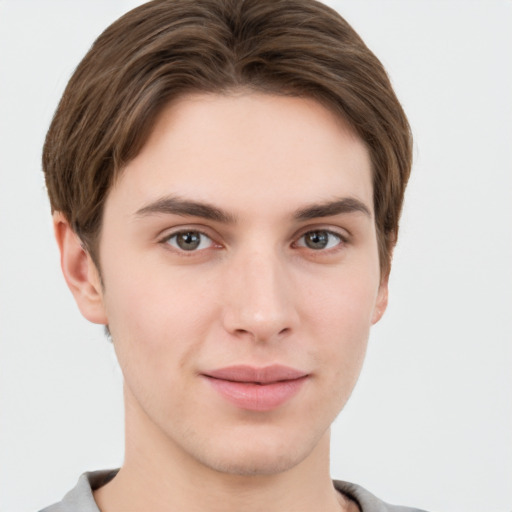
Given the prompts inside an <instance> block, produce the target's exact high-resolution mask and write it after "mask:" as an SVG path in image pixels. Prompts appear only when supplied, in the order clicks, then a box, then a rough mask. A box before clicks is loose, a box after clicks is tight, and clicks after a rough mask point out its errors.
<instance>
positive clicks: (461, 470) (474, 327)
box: [0, 0, 512, 512]
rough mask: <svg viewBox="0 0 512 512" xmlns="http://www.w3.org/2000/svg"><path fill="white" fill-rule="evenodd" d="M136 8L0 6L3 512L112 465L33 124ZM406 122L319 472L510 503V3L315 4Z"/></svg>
mask: <svg viewBox="0 0 512 512" xmlns="http://www.w3.org/2000/svg"><path fill="white" fill-rule="evenodd" d="M139 3H141V2H137V1H121V0H109V1H108V2H104V1H94V0H87V1H85V0H80V1H77V0H73V1H69V0H61V1H56V0H45V1H41V0H32V1H31V0H0V179H1V182H0V230H1V231H0V244H1V249H0V392H1V394H0V510H1V511H2V512H3V511H13V512H25V511H27V512H28V511H30V510H32V511H34V510H38V509H39V508H40V507H42V506H44V505H47V504H49V503H51V502H54V501H57V500H59V499H60V498H61V497H62V495H63V494H64V493H65V492H67V490H69V489H70V488H71V487H72V486H73V485H74V484H75V481H76V479H77V477H78V476H79V474H80V473H82V472H83V471H85V470H93V469H100V468H108V467H117V466H119V465H120V464H121V462H122V449H123V425H122V404H121V377H120V371H119V370H118V369H117V365H116V363H115V360H114V357H113V355H112V350H111V346H110V345H109V343H108V342H107V341H106V340H105V338H104V336H103V332H102V329H101V327H98V326H93V325H89V324H88V323H87V322H86V321H85V320H83V319H82V318H81V316H80V314H79V312H78V310H77V308H76V306H75V305H74V302H73V301H72V298H71V294H70V293H69V292H68V290H67V288H66V287H65V284H64V281H63V279H62V278H61V277H60V269H59V263H58V254H57V249H56V246H55V244H54V242H53V239H52V230H51V221H50V213H49V206H48V202H47V199H46V193H45V188H44V183H43V176H42V173H41V170H40V153H41V146H42V143H43V138H44V135H45V131H46V129H47V127H48V125H49V122H50V119H51V116H52V113H53V111H54V109H55V107H56V104H57V101H58V99H59V97H60V94H61V93H62V90H63V88H64V86H65V83H66V81H67V79H68V78H69V76H70V74H71V72H72V70H73V68H74V67H75V66H76V64H77V63H78V61H79V60H80V58H81V57H82V56H83V54H84V53H85V51H86V50H87V48H88V47H89V45H90V44H91V43H92V41H93V39H94V38H95V37H96V36H97V35H98V34H99V33H100V31H101V30H103V29H104V28H105V27H106V26H107V25H108V24H109V23H110V22H112V21H113V20H114V19H115V18H117V17H118V16H119V15H121V14H122V13H123V12H125V11H126V10H128V9H129V8H131V7H133V6H135V5H137V4H139ZM330 4H331V5H333V6H335V7H336V8H338V9H339V11H340V12H341V13H342V15H344V16H345V17H346V18H347V20H348V21H349V22H350V23H351V24H352V25H353V26H354V28H355V29H356V30H357V31H358V32H359V33H360V34H361V35H362V37H363V38H364V39H365V41H366V42H367V44H368V45H369V46H370V48H371V49H372V50H373V51H374V52H375V53H376V54H377V55H378V56H379V58H381V60H382V61H383V63H384V65H385V66H386V67H387V69H388V71H389V73H390V75H391V77H392V80H393V83H394V84H395V87H396V90H397V93H398V95H399V97H400V99H401V100H402V102H403V104H404V107H405V109H406V112H407V113H408V115H409V118H410V121H411V124H412V127H413V131H414V135H415V165H414V170H413V178H412V181H411V183H410V187H409V191H408V196H407V201H406V206H405V211H404V218H403V222H402V232H401V238H400V241H399V245H398V248H397V250H396V254H395V261H394V266H395V268H394V270H393V272H392V279H391V302H390V306H389V309H388V312H387V314H386V316H385V318H384V320H383V321H382V323H381V324H380V325H378V326H377V327H376V328H375V329H374V331H373V334H372V337H371V341H370V347H369V353H368V358H367V362H366V366H365V368H364V370H363V374H362V376H361V379H360V382H359V384H358V387H357V388H356V391H355V392H354V395H353V397H352V399H351V401H350V402H349V404H348V406H347V407H346V409H345V410H344V411H343V412H342V414H341V415H340V417H339V419H338V420H337V421H336V423H335V425H334V427H333V458H332V469H333V470H332V472H333V476H334V477H336V478H340V479H346V480H350V481H355V482H357V483H359V484H361V485H363V486H365V487H367V488H368V489H369V490H371V491H372V492H373V493H375V494H376V495H377V496H379V497H381V498H382V499H385V500H386V501H390V502H392V503H402V504H409V505H414V506H417V507H421V508H425V509H427V510H429V511H432V512H443V511H446V512H448V511H450V512H494V511H503V512H510V511H511V510H512V348H511V341H512V320H511V318H512V312H511V311H512V263H511V262H512V178H511V175H512V69H511V62H512V35H511V34H512V2H511V1H510V0H491V1H489V0H486V1H483V0H481V1H470V0H463V1H456V0H444V1H432V0H430V1H427V0H414V1H412V0H395V1H392V0H384V1H383V0H376V1H371V0H365V1H361V0H350V1H349V0H346V1H344V0H339V1H337V2H334V1H332V2H330Z"/></svg>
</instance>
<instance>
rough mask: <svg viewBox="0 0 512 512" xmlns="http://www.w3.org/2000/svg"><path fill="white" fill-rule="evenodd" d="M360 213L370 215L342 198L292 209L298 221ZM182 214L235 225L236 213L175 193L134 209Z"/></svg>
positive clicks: (353, 201) (351, 200) (350, 199)
mask: <svg viewBox="0 0 512 512" xmlns="http://www.w3.org/2000/svg"><path fill="white" fill-rule="evenodd" d="M357 212H360V213H363V214H365V215H366V216H368V217H371V213H370V209H369V208H368V207H367V206H366V205H365V204H364V203H363V202H362V201H360V200H359V199H356V198H353V197H344V198H341V199H336V200H334V201H329V202H326V203H321V204H312V205H309V206H306V207H304V208H300V209H298V210H296V211H295V212H294V215H293V217H294V218H295V219H296V220H299V221H305V220H312V219H317V218H319V217H331V216H334V215H340V214H347V213H357ZM158 214H167V215H181V216H183V217H200V218H203V219H208V220H213V221H216V222H221V223H223V224H235V223H236V220H237V219H236V216H234V215H232V214H230V213H228V212H226V211H224V210H222V209H221V208H218V207H217V206H213V205H211V204H208V203H205V202H199V201H191V200H188V199H183V198H180V197H177V196H169V197H163V198H161V199H158V200H156V201H154V202H152V203H150V204H148V205H146V206H144V207H142V208H140V209H139V210H137V212H136V213H135V215H136V216H137V217H146V216H149V215H158Z"/></svg>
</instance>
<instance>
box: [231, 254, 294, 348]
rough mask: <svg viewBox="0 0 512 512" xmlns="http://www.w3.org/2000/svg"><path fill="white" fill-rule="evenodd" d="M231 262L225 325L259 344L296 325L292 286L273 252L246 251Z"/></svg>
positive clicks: (284, 267) (284, 269) (279, 256)
mask: <svg viewBox="0 0 512 512" xmlns="http://www.w3.org/2000/svg"><path fill="white" fill-rule="evenodd" d="M235 260H236V261H232V262H231V263H232V266H231V272H230V273H229V275H228V279H227V280H228V282H227V283H226V293H227V297H226V302H225V307H226V310H225V325H226V328H227V329H228V330H229V331H230V332H233V333H235V334H242V333H243V334H250V335H251V336H252V337H253V338H254V339H256V340H259V341H265V340H270V339H271V338H273V337H275V336H278V335H282V334H284V333H285V332H289V331H291V330H292V328H293V327H294V323H295V314H294V313H295V308H294V304H293V297H292V293H291V291H292V286H291V282H290V276H289V274H288V271H287V268H286V266H285V265H284V262H283V258H282V256H281V255H280V254H279V251H277V250H276V249H275V248H272V247H268V246H267V247H264V248H261V247H259V248H252V249H250V248H248V249H247V250H245V251H240V253H239V254H237V255H236V257H235Z"/></svg>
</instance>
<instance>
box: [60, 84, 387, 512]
mask: <svg viewBox="0 0 512 512" xmlns="http://www.w3.org/2000/svg"><path fill="white" fill-rule="evenodd" d="M169 198H172V199H173V200H176V199H177V198H179V199H180V200H186V201H188V202H189V203H190V202H193V203H194V204H195V203H200V204H207V205H209V206H213V207H215V208H216V209H220V210H222V212H223V213H224V216H225V217H226V218H216V219H212V218H205V217H204V216H203V214H202V213H201V211H200V210H197V208H196V210H194V211H193V212H192V213H193V214H191V213H190V211H189V213H185V212H183V211H181V213H179V214H178V213H176V212H174V213H173V212H172V211H171V210H172V208H169V206H168V205H169V201H167V203H166V204H167V206H166V207H165V208H164V207H162V202H161V200H162V199H169ZM372 198H373V191H372V180H371V164H370V159H369V155H368V151H367V150H366V148H365V146H364V144H363V143H362V142H361V140H359V139H358V138H357V137H356V136H355V135H354V134H353V133H352V132H351V131H350V129H349V128H348V127H347V126H346V125H345V124H344V123H343V122H342V121H341V120H340V119H339V118H337V117H335V116H334V115H333V114H332V113H331V112H329V111H328V110H326V109H325V108H324V107H322V106H321V105H319V104H318V103H316V102H314V101H313V100H308V99H303V98H302V99H301V98H289V97H278V96H272V95H264V94H256V93H242V92H241V93H239V94H231V95H227V96H220V95H192V96H188V97H185V98H182V99H181V100H179V101H177V102H175V103H173V104H172V105H170V106H168V107H166V109H165V110H164V111H163V112H162V113H161V115H160V117H159V119H158V120H157V123H156V124H155V126H154V129H153V131H152V133H151V135H150V137H149V139H148V141H147V143H146V144H145V146H144V147H143V149H142V150H141V152H140V153H139V154H138V155H137V156H136V157H135V158H134V159H133V160H132V161H131V162H130V163H129V164H128V165H127V166H126V169H125V170H124V171H123V173H122V175H121V177H120V178H119V180H118V181H117V183H116V184H115V185H114V187H113V189H112V190H111V191H110V193H109V195H108V198H107V201H106V204H105V210H104V219H103V225H102V231H101V235H100V244H99V247H100V249H99V261H100V266H101V277H102V279H101V280H100V277H99V272H98V270H97V269H96V267H95V266H94V264H93V262H92V260H91V258H90V256H89V255H88V254H87V253H86V252H85V251H84V250H83V249H82V247H81V246H80V243H79V240H78V239H77V237H76V235H75V234H74V233H73V232H72V230H71V228H70V227H69V225H68V223H67V222H66V220H65V219H64V217H63V216H62V215H61V214H60V213H58V212H57V213H56V214H55V217H54V221H55V232H56V236H57V240H58V242H59V246H60V248H61V254H62V268H63V272H64V275H65V277H66V280H67V282H68V284H69V286H70V288H71V290H72V291H73V294H74V296H75V299H76V301H77V304H78V306H79V308H80V310H81V312H82V314H83V315H84V316H85V317H86V318H88V319H89V320H90V321H92V322H96V323H100V324H108V325H109V328H110V331H111V333H112V339H113V343H114V347H115V350H116V353H117V357H118V359H119V364H120V366H121V369H122V371H123V375H124V379H125V385H124V390H125V391H124V394H125V407H126V458H125V462H124V464H123V467H122V469H121V470H120V472H119V474H118V475H117V477H116V478H114V480H112V481H111V482H110V483H109V484H107V485H106V486H104V487H102V488H100V489H99V490H98V491H96V492H95V499H96V501H97V503H98V505H99V507H100V509H101V510H102V511H103V512H106V511H108V512H116V511H121V510H123V511H125V510H143V509H146V510H152V511H164V510H187V511H195V510H203V511H204V510H209V511H214V510H223V511H229V510H245V511H253V510H254V511H255V510H258V511H259V510H265V511H273V510H294V511H302V510H303V511H306V510H308V511H313V510H325V511H334V510H340V509H341V510H357V508H354V507H355V504H354V503H353V502H351V501H350V500H348V499H346V498H344V497H343V496H341V495H340V494H338V493H336V492H335V491H334V489H333V487H332V484H331V480H330V476H329V432H330V425H331V423H332V421H333V420H334V418H335V417H336V416H337V414H338V413H339V412H340V410H341V409H342V408H343V406H344V405H345V403H346V401H347V400H348V398H349V396H350V394H351V392H352V390H353V388H354V386H355V383H356V381H357V378H358V375H359V372H360V369H361V365H362V363H363V359H364V355H365V350H366V345H367V340H368V335H369V330H370V327H371V325H372V324H374V323H375V322H377V321H378V320H379V319H380V317H381V316H382V314H383V312H384V310H385V308H386V304H387V276H381V275H380V272H379V259H378V250H377V239H376V231H375V223H374V218H373V215H374V214H373V200H372ZM340 200H342V201H345V203H347V200H348V202H349V203H350V202H352V203H350V204H352V205H353V204H357V205H363V206H362V207H361V208H359V207H358V208H355V209H354V208H353V207H348V208H345V210H344V211H341V213H336V212H334V213H333V212H326V211H323V212H320V211H318V212H317V213H318V215H316V214H315V212H313V213H312V212H311V211H310V212H309V213H310V215H309V217H308V218H304V216H303V217H301V216H300V215H298V212H301V211H304V210H305V209H308V208H310V207H311V206H312V205H320V206H325V205H326V204H328V203H332V202H336V201H340ZM159 201H160V203H159V204H157V206H155V203H158V202H159ZM173 204H175V203H173ZM349 206H350V205H349ZM365 209H366V211H364V210H365ZM164 210H165V211H164ZM182 210H183V208H182ZM324 210H325V209H324ZM342 210H343V208H342ZM315 215H316V216H315ZM180 230H181V231H183V230H186V231H188V232H194V233H197V232H201V233H203V235H196V236H198V237H199V239H200V245H199V246H198V248H197V249H195V250H189V251H185V250H183V249H182V248H180V245H179V240H183V237H181V238H179V237H178V236H176V233H177V232H180ZM311 232H316V234H317V235H318V234H320V235H321V236H323V237H324V238H323V240H324V241H327V245H326V247H325V248H318V246H315V247H314V248H311V246H308V243H307V240H310V239H311V236H310V235H307V234H308V233H310V234H311ZM305 235H307V236H305ZM313 238H314V237H313ZM234 364H247V365H251V366H258V367H260V366H267V365H271V364H283V365H287V366H291V367H293V368H296V369H300V370H301V371H304V372H305V373H307V375H308V377H307V379H306V381H305V383H304V384H303V386H302V387H301V388H300V391H299V392H298V393H297V394H296V395H295V396H293V397H292V398H291V399H290V400H288V401H287V402H286V403H285V404H283V405H281V406H279V407H277V408H275V409H272V410H270V411H248V410H244V409H241V408H239V407H236V406H235V405H233V404H232V403H229V402H228V401H226V400H225V398H224V397H222V396H221V395H219V393H218V392H217V391H215V390H214V389H213V387H212V386H211V385H209V383H208V382H206V381H205V379H204V378H203V376H202V374H204V372H207V371H209V370H213V369H217V368H222V367H226V366H230V365H234ZM198 482H200V483H199V484H198ZM198 485H199V486H200V489H201V492H198Z"/></svg>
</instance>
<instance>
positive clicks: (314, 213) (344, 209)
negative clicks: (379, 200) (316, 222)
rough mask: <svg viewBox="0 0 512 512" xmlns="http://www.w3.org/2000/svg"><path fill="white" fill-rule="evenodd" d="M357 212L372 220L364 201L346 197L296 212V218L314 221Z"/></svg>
mask: <svg viewBox="0 0 512 512" xmlns="http://www.w3.org/2000/svg"><path fill="white" fill-rule="evenodd" d="M356 212H360V213H364V214H365V215H367V216H368V217H370V218H371V216H372V214H371V213H370V209H369V208H368V207H367V206H366V205H365V204H364V203H363V202H362V201H360V200H359V199H356V198H354V197H344V198H341V199H336V200H334V201H329V202H327V203H322V204H313V205H311V206H306V207H305V208H300V209H299V210H297V211H296V212H295V215H294V217H295V218H296V219H297V220H312V219H317V218H319V217H331V216H333V215H340V214H343V213H356Z"/></svg>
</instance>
